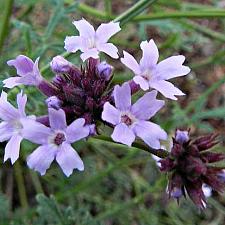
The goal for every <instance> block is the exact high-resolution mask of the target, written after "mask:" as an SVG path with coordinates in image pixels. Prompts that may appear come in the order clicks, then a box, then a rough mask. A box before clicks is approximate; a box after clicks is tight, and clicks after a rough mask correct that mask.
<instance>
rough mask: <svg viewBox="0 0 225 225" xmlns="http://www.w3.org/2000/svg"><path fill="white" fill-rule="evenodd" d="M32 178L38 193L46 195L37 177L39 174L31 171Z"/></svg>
mask: <svg viewBox="0 0 225 225" xmlns="http://www.w3.org/2000/svg"><path fill="white" fill-rule="evenodd" d="M30 176H31V179H32V181H33V184H34V188H35V190H36V193H44V191H43V188H42V185H41V182H40V180H39V176H38V175H37V173H36V172H34V171H32V170H30Z"/></svg>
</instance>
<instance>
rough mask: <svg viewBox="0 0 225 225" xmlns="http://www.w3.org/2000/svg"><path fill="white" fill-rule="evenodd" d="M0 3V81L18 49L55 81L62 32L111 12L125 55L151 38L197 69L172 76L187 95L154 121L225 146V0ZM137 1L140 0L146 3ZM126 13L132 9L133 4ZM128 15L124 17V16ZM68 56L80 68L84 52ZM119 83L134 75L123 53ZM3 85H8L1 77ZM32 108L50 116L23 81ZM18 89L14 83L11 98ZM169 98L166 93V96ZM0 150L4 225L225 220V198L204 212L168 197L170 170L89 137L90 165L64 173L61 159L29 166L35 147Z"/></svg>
mask: <svg viewBox="0 0 225 225" xmlns="http://www.w3.org/2000/svg"><path fill="white" fill-rule="evenodd" d="M135 3H137V1H135V0H126V1H122V0H99V1H94V0H93V1H92V0H87V1H72V0H64V1H63V0H48V1H45V0H38V1H37V0H14V1H13V0H0V6H1V12H0V80H1V81H2V80H3V79H5V78H6V77H9V76H11V75H15V74H16V72H15V70H14V69H12V68H10V67H8V66H7V64H6V61H7V60H9V59H12V58H15V57H16V56H17V55H18V54H25V55H27V56H29V57H31V58H32V59H35V58H36V57H38V56H40V57H41V60H40V68H41V70H42V75H43V76H44V77H45V78H47V79H51V78H52V76H53V74H52V73H51V71H50V69H49V66H48V65H49V62H50V61H51V59H52V57H53V56H55V55H58V54H64V39H65V37H66V36H67V35H75V34H77V31H76V29H75V27H74V26H73V25H72V21H73V20H74V19H77V20H79V19H81V18H82V17H84V18H85V19H87V20H88V21H89V22H91V23H92V24H93V25H95V26H98V25H99V24H100V23H102V22H108V21H110V20H112V19H114V18H117V20H120V21H121V22H122V31H121V32H120V33H119V34H117V35H115V36H114V37H113V38H112V39H111V40H112V42H113V43H115V44H116V45H117V46H118V48H119V50H120V53H121V55H122V50H124V49H126V51H129V52H130V53H132V54H134V55H135V57H137V58H140V56H141V51H140V49H139V43H140V42H141V41H142V40H146V39H147V40H149V39H150V38H153V39H154V40H155V41H156V43H157V45H158V46H159V47H160V57H161V59H164V58H166V57H168V56H171V55H177V54H183V55H185V56H186V64H187V65H188V66H190V67H191V69H192V72H191V73H190V74H189V75H188V76H186V77H182V78H178V79H175V80H174V81H173V82H174V83H176V85H177V86H178V87H179V88H180V89H181V90H182V91H184V92H185V93H186V96H184V97H180V98H179V100H178V101H166V107H164V109H162V110H161V111H160V113H158V115H157V116H156V117H154V118H153V120H154V121H155V122H157V123H158V124H160V125H161V126H162V127H163V128H164V129H165V130H166V131H167V132H168V134H169V135H170V136H172V135H173V133H174V130H175V128H176V127H180V128H187V127H190V128H191V134H192V135H193V136H194V135H200V134H205V133H209V132H217V133H219V134H221V145H220V146H218V147H217V148H218V150H221V151H225V149H224V143H225V135H224V134H225V85H224V83H225V31H224V30H225V29H224V28H225V1H223V0H189V1H188V0H186V1H182V0H171V1H168V0H155V1H154V0H148V1H146V0H145V1H143V0H142V1H140V2H139V5H138V7H136V8H133V11H132V10H130V11H129V9H130V8H131V9H132V7H134V5H135ZM140 3H141V4H140ZM127 10H128V11H127ZM124 12H126V14H123V13H124ZM66 57H67V58H68V59H69V60H70V61H71V62H73V63H75V64H76V65H79V64H80V63H81V61H80V59H79V55H78V54H72V55H68V54H66ZM107 61H108V62H110V63H111V64H112V65H113V66H114V67H115V74H114V79H113V82H115V83H120V82H123V81H125V80H129V79H130V78H131V73H130V71H128V70H126V69H125V68H124V66H123V65H122V64H121V63H120V61H119V60H112V59H110V58H107ZM0 89H2V83H1V84H0ZM24 90H25V93H26V94H27V95H28V105H27V113H29V114H36V115H43V114H45V113H46V107H45V104H44V96H43V95H41V94H40V93H39V92H38V91H37V90H36V89H35V88H32V87H24ZM19 91H20V89H19V88H14V89H13V90H10V91H9V90H8V91H7V92H8V93H9V96H10V99H11V101H12V102H13V100H14V99H15V95H16V93H18V92H19ZM160 97H161V98H163V97H162V96H160ZM4 146H5V143H1V145H0V148H1V151H0V157H1V169H0V224H1V225H4V224H18V225H21V224H25V225H27V224H32V225H33V224H37V225H42V224H57V225H58V224H62V225H74V224H76V225H89V224H90V225H95V224H104V225H105V224H106V225H148V224H149V225H183V224H184V225H195V224H196V225H206V224H207V225H224V224H225V198H224V196H223V195H217V194H216V193H213V196H212V197H211V198H209V199H208V203H209V204H208V208H207V209H206V210H205V211H204V212H200V211H198V210H197V209H196V207H195V206H194V205H193V204H192V202H191V201H190V200H184V199H183V200H182V201H181V202H180V204H179V205H177V203H176V202H175V201H174V200H169V199H168V197H167V195H166V191H165V190H166V185H167V177H166V175H165V174H160V172H159V170H158V168H157V166H156V164H155V162H154V160H153V159H152V157H151V155H150V154H148V153H146V152H144V151H141V150H138V149H135V148H127V147H125V146H124V147H123V146H122V147H121V145H118V144H112V143H107V142H104V141H100V140H95V139H93V138H90V139H89V140H88V141H87V142H84V141H81V142H79V143H77V144H76V145H75V146H74V147H75V148H76V149H77V150H78V152H79V154H80V155H81V157H82V159H83V160H84V163H85V171H84V172H77V171H75V172H74V173H73V175H72V176H71V177H69V178H66V177H65V176H64V175H63V173H62V172H61V170H60V169H59V168H58V166H56V165H55V164H52V166H51V168H50V169H49V170H48V171H47V174H46V175H45V176H43V177H41V176H39V174H37V173H36V172H33V171H31V170H29V169H28V168H27V167H26V157H27V155H28V154H30V153H31V152H32V150H33V149H34V148H35V145H33V144H30V143H29V142H26V141H23V143H22V148H21V154H20V156H21V157H20V160H18V161H17V162H16V163H15V165H14V166H12V165H10V162H6V163H5V164H3V155H4Z"/></svg>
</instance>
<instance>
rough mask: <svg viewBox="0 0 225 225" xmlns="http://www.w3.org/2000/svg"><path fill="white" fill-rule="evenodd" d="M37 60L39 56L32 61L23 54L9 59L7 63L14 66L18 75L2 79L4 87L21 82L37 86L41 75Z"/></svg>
mask: <svg viewBox="0 0 225 225" xmlns="http://www.w3.org/2000/svg"><path fill="white" fill-rule="evenodd" d="M38 61H39V58H37V59H36V61H35V62H33V61H32V60H31V59H30V58H28V57H27V56H24V55H19V56H17V57H16V59H12V60H9V61H8V62H7V64H8V65H9V66H14V67H15V68H16V70H17V74H18V75H19V76H18V77H10V78H8V79H5V80H3V83H4V87H7V88H13V87H15V86H18V85H21V84H25V85H34V86H38V85H39V84H40V83H41V81H42V76H41V74H40V71H39V69H38Z"/></svg>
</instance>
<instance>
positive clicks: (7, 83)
mask: <svg viewBox="0 0 225 225" xmlns="http://www.w3.org/2000/svg"><path fill="white" fill-rule="evenodd" d="M20 78H21V77H10V78H7V79H5V80H3V81H2V83H3V84H4V87H6V88H14V87H16V86H18V85H21V83H20V82H19V81H20Z"/></svg>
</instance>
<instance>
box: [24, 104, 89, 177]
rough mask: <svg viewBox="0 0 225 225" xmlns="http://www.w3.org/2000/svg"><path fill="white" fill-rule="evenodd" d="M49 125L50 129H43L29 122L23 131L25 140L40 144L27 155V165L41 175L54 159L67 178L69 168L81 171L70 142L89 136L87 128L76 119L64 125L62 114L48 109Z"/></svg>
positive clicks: (83, 121) (81, 164)
mask: <svg viewBox="0 0 225 225" xmlns="http://www.w3.org/2000/svg"><path fill="white" fill-rule="evenodd" d="M49 122H50V127H46V126H44V125H43V124H41V123H38V122H36V121H30V122H29V123H28V124H27V126H26V129H24V137H25V138H26V139H28V140H30V141H31V142H33V143H36V144H40V145H41V146H39V147H38V148H37V149H36V150H35V151H34V152H33V153H31V155H30V156H28V159H27V164H28V166H29V167H30V168H31V169H34V170H35V171H38V172H39V173H40V174H41V175H44V174H45V173H46V170H47V169H48V168H49V167H50V164H51V163H52V161H53V160H54V159H56V161H57V163H58V164H59V166H60V167H61V169H62V170H63V172H64V174H65V175H66V176H70V175H71V174H72V172H73V169H78V170H80V171H82V170H84V164H83V161H82V160H81V158H80V156H79V155H78V154H77V152H76V151H75V150H74V149H73V148H72V146H71V143H74V142H75V141H78V140H80V139H82V138H85V137H87V136H88V135H89V127H87V126H84V124H85V120H84V119H77V120H75V121H74V122H73V123H71V124H70V125H69V126H67V125H66V116H65V112H64V111H63V110H62V109H59V110H55V109H53V108H49Z"/></svg>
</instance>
